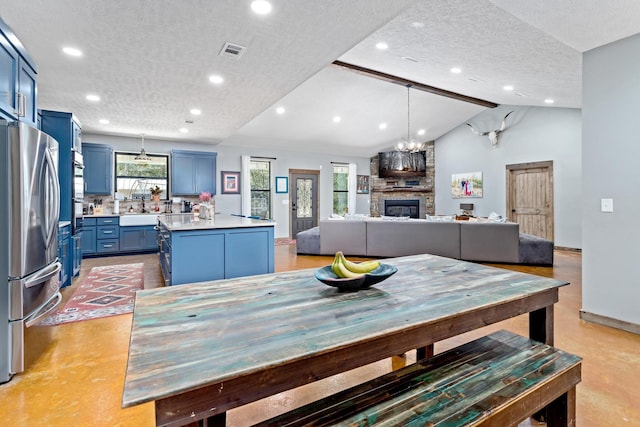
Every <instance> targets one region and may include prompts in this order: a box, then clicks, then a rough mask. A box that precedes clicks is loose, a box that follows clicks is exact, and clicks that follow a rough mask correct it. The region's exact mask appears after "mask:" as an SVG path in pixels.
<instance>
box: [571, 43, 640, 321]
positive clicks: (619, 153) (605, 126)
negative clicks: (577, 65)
mask: <svg viewBox="0 0 640 427" xmlns="http://www.w3.org/2000/svg"><path fill="white" fill-rule="evenodd" d="M638 52H640V35H635V36H632V37H629V38H627V39H623V40H620V41H618V42H615V43H611V44H609V45H605V46H602V47H599V48H597V49H593V50H591V51H588V52H585V53H584V55H583V79H582V80H583V124H582V132H583V135H584V138H583V160H582V168H583V170H584V171H585V173H584V174H583V176H582V187H583V189H584V191H583V197H582V209H583V227H582V239H583V256H582V276H583V277H582V307H583V310H584V311H586V312H588V313H591V314H595V315H598V316H604V317H608V318H611V319H616V320H621V321H623V322H629V323H632V324H635V325H640V310H639V309H638V301H640V262H639V259H638V254H639V253H640V245H639V244H638V242H640V221H638V219H637V215H638V212H640V191H639V190H638V189H639V187H638V182H640V179H639V178H638V176H639V175H640V174H639V173H638V159H640V78H639V77H638V76H640V55H638ZM602 198H612V199H613V208H614V212H612V213H603V212H601V210H600V201H601V199H602Z"/></svg>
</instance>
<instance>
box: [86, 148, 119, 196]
mask: <svg viewBox="0 0 640 427" xmlns="http://www.w3.org/2000/svg"><path fill="white" fill-rule="evenodd" d="M82 156H83V158H84V185H85V188H84V193H85V194H97V195H111V194H112V188H113V160H112V159H113V148H112V147H111V146H110V145H105V144H86V143H85V144H82Z"/></svg>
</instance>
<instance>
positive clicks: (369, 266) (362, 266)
mask: <svg viewBox="0 0 640 427" xmlns="http://www.w3.org/2000/svg"><path fill="white" fill-rule="evenodd" d="M338 254H339V256H340V259H341V261H342V264H344V266H345V267H347V269H348V270H350V271H352V272H354V273H360V274H363V273H364V274H366V273H369V272H371V271H373V270H375V269H376V268H378V267H380V261H377V260H376V261H364V262H360V263H355V262H351V261H349V260H348V259H346V258H345V257H344V254H343V253H342V252H338V253H336V256H338Z"/></svg>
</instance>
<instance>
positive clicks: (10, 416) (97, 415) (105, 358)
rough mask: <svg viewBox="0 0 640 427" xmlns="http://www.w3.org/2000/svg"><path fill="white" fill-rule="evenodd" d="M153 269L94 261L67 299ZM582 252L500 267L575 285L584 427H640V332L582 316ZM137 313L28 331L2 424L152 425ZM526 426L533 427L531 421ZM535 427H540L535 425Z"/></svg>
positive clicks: (563, 340) (255, 416)
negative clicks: (136, 354)
mask: <svg viewBox="0 0 640 427" xmlns="http://www.w3.org/2000/svg"><path fill="white" fill-rule="evenodd" d="M330 261H331V258H330V257H316V256H296V254H295V246H276V271H287V270H293V269H301V268H311V267H319V266H323V265H327V264H329V263H330ZM131 262H144V263H145V288H153V287H158V286H162V280H161V273H160V268H159V265H158V258H157V255H134V256H120V257H108V258H94V259H85V260H84V262H83V266H82V271H81V274H80V276H79V277H78V278H76V279H75V280H74V281H73V285H72V286H71V287H68V288H65V289H64V290H63V296H64V298H65V301H66V299H68V298H69V297H70V295H71V294H72V293H73V291H74V290H75V288H76V287H77V286H78V284H79V283H81V281H82V279H83V278H84V276H85V275H86V274H87V273H88V271H89V270H90V269H91V267H94V266H98V265H109V264H124V263H131ZM581 262H582V257H581V255H580V254H577V253H573V252H563V251H557V252H556V261H555V264H554V267H553V268H551V267H524V266H501V267H505V268H510V269H514V270H519V271H523V272H528V273H533V274H538V275H541V276H547V277H555V278H558V279H563V280H567V281H569V282H571V285H570V286H566V287H564V288H561V290H560V302H559V303H558V304H556V310H555V337H556V339H555V343H556V346H557V347H559V348H562V349H563V350H566V351H568V352H571V353H574V354H577V355H580V356H582V357H583V358H584V361H583V368H582V383H581V384H580V385H579V386H578V391H577V402H578V403H577V421H578V422H577V425H578V426H581V427H592V426H593V427H602V426H608V427H616V426H640V393H638V391H637V389H638V384H640V336H638V335H634V334H631V333H627V332H623V331H619V330H616V329H612V328H608V327H604V326H600V325H595V324H590V323H587V322H584V321H582V320H580V319H579V316H578V312H579V310H580V308H581V305H582V303H581V301H582V298H581ZM131 318H132V316H131V315H121V316H115V317H110V318H104V319H97V320H90V321H84V322H77V323H71V324H66V325H59V326H53V327H42V326H41V327H35V328H31V330H29V334H28V337H27V345H28V347H29V349H31V350H33V353H37V356H33V357H31V356H28V360H27V363H28V365H29V366H28V370H27V371H26V372H24V373H23V374H20V375H18V376H16V377H15V378H14V379H13V380H12V381H11V382H9V383H7V384H4V385H0V425H2V426H5V425H6V426H143V427H144V426H152V425H154V411H153V404H151V403H150V404H143V405H139V406H137V407H133V408H128V409H122V408H121V398H122V386H123V381H124V372H125V368H126V363H127V350H128V345H129V334H130V328H131ZM501 328H504V329H508V330H511V331H513V332H516V333H520V334H523V335H526V334H527V333H528V324H527V318H526V316H520V317H518V318H515V319H511V320H509V321H506V322H502V323H500V324H498V325H494V326H491V327H487V328H484V329H482V330H478V331H474V332H473V333H471V334H465V335H464V336H460V337H456V338H455V339H452V340H447V341H445V342H442V343H438V344H436V352H439V351H442V350H445V349H447V348H450V347H452V346H455V345H458V344H460V343H462V342H465V341H468V340H470V339H472V338H475V337H478V336H481V335H484V334H486V333H488V332H489V331H493V330H497V329H501ZM414 353H415V352H411V353H408V354H407V355H406V357H404V358H402V357H394V358H392V359H386V360H383V361H380V362H378V363H374V364H371V365H367V366H365V367H362V368H359V369H356V370H353V371H350V372H347V373H345V374H341V375H337V376H334V377H331V378H327V379H324V380H322V381H318V382H316V383H313V384H309V385H306V386H303V387H299V388H297V389H294V390H291V391H289V392H286V393H281V394H278V395H276V396H273V397H271V398H268V399H263V400H261V401H258V402H255V403H253V404H250V405H246V406H244V407H241V408H237V409H235V410H232V411H230V412H229V414H228V425H231V426H245V425H249V424H251V423H252V422H256V421H259V420H261V419H264V418H266V417H270V416H273V415H276V414H278V413H280V412H284V411H286V410H288V409H291V408H293V407H296V406H299V405H301V404H304V403H307V402H309V401H312V400H315V399H317V398H318V397H320V396H324V395H327V394H330V393H333V392H335V391H337V390H339V389H343V388H345V387H347V386H350V385H353V384H355V383H358V382H361V381H365V380H367V379H369V378H373V377H375V376H378V375H381V374H382V373H384V372H388V371H389V370H390V369H395V368H398V367H400V366H402V365H403V364H405V363H410V362H412V361H413V360H414V359H415V354H414ZM530 423H532V422H530V421H526V422H525V423H524V425H530ZM532 424H533V423H532Z"/></svg>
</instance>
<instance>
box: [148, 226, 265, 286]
mask: <svg viewBox="0 0 640 427" xmlns="http://www.w3.org/2000/svg"><path fill="white" fill-rule="evenodd" d="M275 224H276V223H275V222H273V221H267V220H259V219H251V218H243V217H238V216H232V215H226V214H216V215H215V217H214V219H212V220H204V219H200V218H198V217H195V216H194V215H193V214H172V215H161V216H159V217H158V226H159V232H158V242H159V245H160V266H161V268H162V275H163V277H164V281H165V285H166V286H173V285H180V284H183V283H193V282H202V281H207V280H217V279H229V278H233V277H241V276H251V275H254V274H266V273H273V271H274V267H273V265H274V261H273V250H274V245H273V230H274V226H275Z"/></svg>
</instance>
